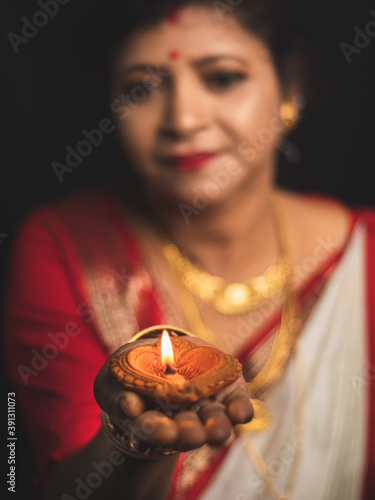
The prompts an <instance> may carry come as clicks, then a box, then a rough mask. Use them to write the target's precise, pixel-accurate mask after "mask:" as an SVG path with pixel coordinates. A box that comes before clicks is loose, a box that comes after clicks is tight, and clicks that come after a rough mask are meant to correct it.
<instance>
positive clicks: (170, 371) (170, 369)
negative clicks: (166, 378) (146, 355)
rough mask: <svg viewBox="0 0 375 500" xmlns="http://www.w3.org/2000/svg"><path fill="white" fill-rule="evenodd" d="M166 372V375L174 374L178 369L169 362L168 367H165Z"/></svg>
mask: <svg viewBox="0 0 375 500" xmlns="http://www.w3.org/2000/svg"><path fill="white" fill-rule="evenodd" d="M165 373H166V375H174V374H175V373H176V370H174V369H173V368H172V367H171V365H169V364H168V363H167V365H166V367H165Z"/></svg>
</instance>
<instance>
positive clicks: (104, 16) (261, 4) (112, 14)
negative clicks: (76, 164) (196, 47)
mask: <svg viewBox="0 0 375 500" xmlns="http://www.w3.org/2000/svg"><path fill="white" fill-rule="evenodd" d="M301 3H303V2H300V1H297V0H224V1H223V2H216V3H215V0H200V1H198V0H136V1H134V0H102V1H100V2H99V3H98V4H97V5H96V6H95V7H94V8H93V9H92V10H91V11H90V12H89V13H88V14H87V15H86V16H85V17H84V18H83V19H82V20H81V22H80V23H79V24H78V26H77V29H76V35H75V37H74V42H73V45H74V53H75V55H78V57H79V60H80V64H81V65H82V66H83V67H85V68H86V69H88V70H90V71H92V72H94V73H95V75H96V78H99V79H103V77H104V78H107V79H108V74H109V70H110V66H109V65H110V60H111V58H110V55H111V53H112V51H113V50H114V48H115V47H116V45H117V44H118V43H119V42H120V41H123V40H125V39H126V38H127V37H129V36H130V35H132V34H133V33H135V32H136V31H138V30H140V29H144V28H147V27H152V26H154V25H156V24H158V23H159V22H160V21H162V20H163V19H165V18H166V17H168V16H169V15H171V14H172V13H173V11H175V10H176V9H179V8H181V7H183V6H185V5H189V4H196V5H200V6H202V5H203V6H207V7H210V8H213V9H215V10H216V11H217V14H218V16H220V17H223V16H226V15H233V16H234V17H236V18H237V20H238V21H239V22H240V23H241V24H242V25H243V26H244V27H245V28H246V29H248V30H250V31H251V32H252V33H254V34H255V35H257V36H258V37H259V38H260V39H261V40H262V41H263V42H264V43H265V44H266V46H267V47H268V48H269V50H270V52H271V54H272V57H273V61H274V64H275V67H276V70H277V73H278V75H279V79H280V82H281V85H282V87H283V89H284V90H286V91H287V90H288V88H289V87H290V85H291V84H293V83H294V84H297V85H298V87H299V88H301V89H302V90H303V91H304V92H305V93H306V90H307V85H306V83H307V80H308V76H307V72H308V69H309V65H308V64H306V60H308V59H309V57H308V49H309V47H310V46H311V39H310V37H311V31H310V30H309V29H308V23H307V19H306V18H305V15H304V14H303V13H302V12H301V5H300V4H301ZM223 5H224V8H223ZM225 6H226V7H225ZM102 83H104V81H103V82H102Z"/></svg>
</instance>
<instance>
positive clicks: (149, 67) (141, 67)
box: [118, 54, 248, 76]
mask: <svg viewBox="0 0 375 500" xmlns="http://www.w3.org/2000/svg"><path fill="white" fill-rule="evenodd" d="M225 59H229V60H232V61H236V62H239V63H241V64H243V65H245V66H247V65H248V61H246V60H245V59H243V58H241V57H238V56H232V55H229V54H218V55H215V56H207V57H204V58H203V59H199V60H197V61H194V62H193V63H192V64H193V66H194V67H196V68H200V67H202V66H206V65H209V64H212V63H215V62H219V61H222V60H225ZM160 70H161V71H167V69H166V68H165V67H164V66H154V65H153V64H149V63H144V64H143V63H138V64H132V65H131V66H125V67H123V68H121V69H120V70H119V72H118V76H127V75H128V74H129V73H136V72H137V71H146V72H150V71H156V72H157V71H160Z"/></svg>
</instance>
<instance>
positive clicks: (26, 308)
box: [6, 214, 249, 500]
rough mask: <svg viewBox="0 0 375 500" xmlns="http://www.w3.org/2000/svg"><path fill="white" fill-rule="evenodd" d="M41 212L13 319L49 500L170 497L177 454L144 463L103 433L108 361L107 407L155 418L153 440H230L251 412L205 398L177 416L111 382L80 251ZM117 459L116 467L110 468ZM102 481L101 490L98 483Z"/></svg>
mask: <svg viewBox="0 0 375 500" xmlns="http://www.w3.org/2000/svg"><path fill="white" fill-rule="evenodd" d="M43 217H44V219H45V214H44V215H43V216H42V215H40V214H39V215H38V216H36V217H34V218H33V219H32V220H31V222H29V223H28V224H27V225H26V226H25V227H24V229H23V230H22V231H21V233H20V236H19V238H18V241H17V243H16V245H15V250H14V258H13V262H12V266H11V271H10V287H9V300H8V305H7V322H6V323H7V354H8V362H9V370H10V373H11V377H12V380H13V383H14V386H15V389H16V392H17V399H18V401H19V403H20V406H21V410H22V412H23V415H24V417H25V419H26V423H27V427H28V430H29V434H30V436H31V441H32V445H33V448H34V450H35V459H36V463H37V476H38V479H39V482H40V483H43V484H44V487H43V488H44V493H43V495H44V496H43V498H44V500H55V499H56V500H57V499H59V500H60V499H65V500H68V499H70V500H71V499H72V498H86V496H85V495H87V498H89V496H90V498H110V499H111V500H117V498H119V499H120V498H121V499H123V498H124V497H125V498H129V499H133V500H137V499H144V500H146V499H148V498H153V499H155V500H156V499H157V498H160V499H163V498H165V496H166V494H167V491H168V489H169V484H170V481H171V477H172V474H173V470H174V467H175V463H176V456H171V457H167V458H163V459H161V460H154V461H146V460H139V459H134V458H132V457H131V458H130V457H125V456H123V455H119V453H118V451H117V450H116V449H114V448H113V447H112V445H111V444H109V441H108V439H107V437H106V436H105V434H104V433H103V432H102V431H101V430H100V427H101V421H100V408H99V406H98V405H97V404H96V402H95V399H94V396H93V390H92V388H93V383H94V380H95V377H96V375H97V373H98V371H99V369H100V367H101V366H103V369H102V370H101V371H100V374H99V376H98V378H97V383H96V397H97V400H98V402H99V404H100V406H101V407H102V408H103V409H104V411H107V412H110V413H111V417H112V416H114V417H117V419H118V421H120V422H121V421H123V422H126V421H128V419H132V421H133V422H134V424H135V425H138V426H140V428H142V426H143V425H144V422H145V420H146V419H147V420H148V419H151V421H152V423H153V425H154V428H155V433H154V434H153V435H148V436H147V438H146V440H145V444H146V445H153V446H158V445H167V446H173V447H174V448H176V449H178V450H187V449H192V448H196V447H198V446H200V445H202V444H203V443H205V442H208V443H211V444H222V443H224V442H225V440H226V439H227V437H228V436H229V434H230V432H231V429H232V425H233V423H237V422H239V421H244V420H243V419H244V417H243V412H242V414H241V415H240V418H238V415H237V416H236V415H235V418H234V419H233V414H235V413H236V409H235V410H234V411H233V408H234V407H235V406H236V405H235V404H234V406H233V404H232V403H231V402H230V401H229V400H228V402H227V407H225V405H223V404H221V405H219V406H218V405H216V406H215V404H212V405H211V406H209V405H207V407H206V408H205V410H204V411H203V410H202V412H201V413H200V414H199V415H198V414H196V413H193V412H183V413H181V414H178V415H177V416H176V417H175V418H174V419H173V420H172V419H170V418H168V417H166V416H165V415H162V414H158V415H155V414H151V415H150V413H149V412H147V411H144V410H145V408H144V402H143V401H142V399H141V398H139V397H138V396H137V395H135V394H132V393H131V394H126V393H125V392H124V391H123V390H121V391H120V392H119V391H118V387H117V388H115V387H114V386H113V380H112V379H111V380H110V381H109V380H108V379H106V377H104V378H103V374H104V375H105V373H106V368H107V367H108V363H107V362H106V360H107V357H108V355H107V353H106V351H105V349H104V348H103V346H102V345H101V344H100V342H99V340H98V337H97V334H96V332H95V329H94V327H93V324H92V318H91V315H90V314H89V315H86V314H85V315H82V314H81V313H80V311H81V310H82V308H81V307H80V306H81V305H82V303H83V301H84V300H85V296H84V292H83V289H82V287H81V286H80V276H79V274H78V273H77V272H75V271H74V270H75V269H76V268H77V257H76V256H75V255H74V252H73V250H72V246H71V245H69V241H68V240H69V239H68V237H66V236H64V231H63V228H59V230H58V235H59V241H56V239H55V238H54V237H53V236H51V234H49V232H48V231H47V230H46V225H48V224H46V221H45V220H44V219H43ZM47 219H48V217H47ZM47 222H48V221H47ZM65 240H66V241H65ZM51 344H54V346H55V347H53V348H52V350H51V348H47V346H50V345H51ZM36 357H37V358H38V360H39V362H38V363H39V364H38V366H37V362H36V361H35V359H36ZM20 367H21V368H20ZM241 398H242V403H243V404H244V406H245V410H246V409H247V410H246V411H247V413H249V411H248V407H249V403H248V398H246V397H245V396H244V394H242V396H241ZM241 398H240V399H241ZM131 402H133V404H130V403H131ZM230 405H232V406H231V408H232V410H231V411H230V412H229V417H230V418H229V419H228V417H227V415H226V412H227V409H228V408H229V406H230ZM246 411H245V413H246ZM240 413H241V412H240ZM246 418H247V419H248V416H247V417H246ZM103 463H104V468H103V465H102V464H103ZM107 463H109V464H110V465H109V466H107V469H106V465H107ZM111 466H112V467H113V470H111V473H108V472H103V471H106V470H109V469H111ZM96 467H99V468H100V470H101V471H102V472H101V473H99V472H98V471H97V470H95V468H96ZM90 474H91V476H90ZM104 474H107V475H108V477H104ZM101 475H102V476H103V479H102V480H101V477H99V476H101ZM90 478H91V484H90V483H89V480H90ZM95 480H96V481H97V482H95ZM99 482H100V485H99ZM95 484H97V485H98V486H97V487H96V488H94V486H92V487H91V485H95ZM85 485H86V487H88V488H90V489H91V490H92V492H91V493H87V491H88V490H87V489H86V490H85ZM79 488H81V489H79ZM85 491H86V493H85ZM94 495H95V496H94ZM157 495H158V496H157Z"/></svg>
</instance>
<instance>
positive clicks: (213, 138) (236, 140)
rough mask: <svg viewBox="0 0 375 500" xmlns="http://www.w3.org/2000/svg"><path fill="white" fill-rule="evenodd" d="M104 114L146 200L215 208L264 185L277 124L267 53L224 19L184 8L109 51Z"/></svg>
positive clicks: (275, 85) (276, 93)
mask: <svg viewBox="0 0 375 500" xmlns="http://www.w3.org/2000/svg"><path fill="white" fill-rule="evenodd" d="M112 92H113V96H112V99H113V100H112V110H113V111H114V113H115V115H116V117H117V125H118V131H119V134H120V138H121V141H122V143H123V145H124V147H125V149H126V152H127V154H128V155H129V156H130V158H131V160H132V163H133V164H134V167H135V168H136V169H137V170H138V172H139V173H140V174H141V176H142V177H143V179H144V181H145V183H146V185H147V186H148V187H149V188H150V189H152V192H153V194H154V195H155V196H159V197H162V198H163V199H164V200H165V201H171V200H174V201H177V202H186V203H188V202H190V203H191V202H192V200H193V199H196V197H197V196H199V195H201V196H202V195H203V196H205V197H206V198H209V199H210V201H213V202H215V203H221V202H225V201H227V200H228V199H230V198H231V197H233V196H236V194H238V192H239V190H244V189H246V188H247V187H248V186H250V185H251V183H254V182H256V180H257V179H258V180H260V179H264V180H265V182H264V183H263V184H262V183H260V184H259V185H264V184H266V180H267V179H270V178H271V175H272V170H273V165H274V152H275V145H276V144H277V142H278V140H279V136H280V131H281V129H282V126H280V120H279V118H278V116H277V109H278V107H279V105H280V101H281V89H280V83H279V80H278V77H277V75H276V71H275V67H274V65H273V62H272V58H271V54H270V52H269V50H268V49H267V48H266V46H265V45H264V44H263V43H262V41H260V40H259V39H258V38H257V37H255V36H254V35H252V34H251V33H250V32H248V31H246V30H245V29H244V28H242V27H241V26H240V24H239V23H238V22H237V21H236V20H235V19H234V18H232V17H230V16H226V18H225V19H224V20H222V19H221V18H220V17H219V16H218V14H217V13H216V12H215V10H214V9H210V8H206V7H203V6H202V7H201V6H188V7H185V8H184V9H182V10H180V11H179V12H178V13H177V14H176V15H175V16H174V17H173V18H172V19H166V20H165V21H164V22H162V23H161V24H159V25H157V26H156V27H154V28H151V29H147V30H144V31H140V32H137V33H136V34H135V35H133V36H132V37H131V38H130V39H129V40H128V41H127V42H126V44H124V45H123V46H122V47H120V49H119V50H118V52H117V55H116V57H115V63H114V73H113V86H112Z"/></svg>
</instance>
